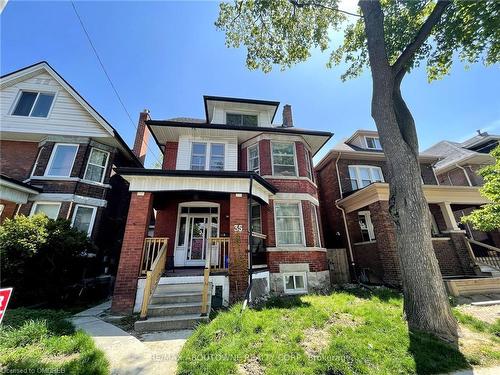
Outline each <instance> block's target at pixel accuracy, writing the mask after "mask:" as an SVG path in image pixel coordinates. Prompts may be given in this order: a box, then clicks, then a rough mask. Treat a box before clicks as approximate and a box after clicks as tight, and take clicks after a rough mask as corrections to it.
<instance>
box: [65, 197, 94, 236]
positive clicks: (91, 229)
mask: <svg viewBox="0 0 500 375" xmlns="http://www.w3.org/2000/svg"><path fill="white" fill-rule="evenodd" d="M79 207H86V208H92V217H91V218H90V224H89V229H88V231H87V236H89V237H90V236H91V234H92V231H93V230H94V222H95V217H96V214H97V207H95V206H89V205H86V204H77V205H75V208H74V209H73V217H72V218H71V226H73V225H74V223H75V218H76V213H77V211H78V208H79Z"/></svg>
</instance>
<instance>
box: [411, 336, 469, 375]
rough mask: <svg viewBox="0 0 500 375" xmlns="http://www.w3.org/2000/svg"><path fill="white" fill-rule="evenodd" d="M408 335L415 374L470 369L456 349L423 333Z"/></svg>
mask: <svg viewBox="0 0 500 375" xmlns="http://www.w3.org/2000/svg"><path fill="white" fill-rule="evenodd" d="M408 335H409V338H410V346H409V348H408V351H409V352H410V354H411V355H412V356H413V358H414V360H415V369H416V373H417V374H436V373H447V372H451V371H456V370H464V369H470V368H471V366H470V365H469V363H468V362H467V360H466V359H465V357H464V356H463V354H462V353H460V351H458V350H457V348H455V347H453V346H451V345H449V344H446V343H444V342H442V341H440V340H438V339H437V338H434V337H432V336H431V335H429V334H426V333H423V332H415V331H413V332H412V331H410V332H408Z"/></svg>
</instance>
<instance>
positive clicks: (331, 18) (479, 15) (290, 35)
mask: <svg viewBox="0 0 500 375" xmlns="http://www.w3.org/2000/svg"><path fill="white" fill-rule="evenodd" d="M441 2H442V3H443V2H445V3H448V2H447V1H441ZM381 5H382V10H383V12H384V34H385V48H386V53H387V56H388V58H389V62H390V63H391V64H394V63H395V62H396V61H397V60H398V58H399V57H400V56H401V54H402V53H403V51H405V50H406V49H407V47H408V46H409V45H411V44H412V43H413V42H414V40H415V35H416V34H417V31H418V30H419V28H420V27H421V26H422V24H423V23H424V22H425V20H426V19H427V17H428V16H429V15H430V14H431V12H432V10H433V9H434V7H435V5H436V1H432V0H431V1H428V0H411V1H401V0H383V1H382V2H381ZM338 6H339V1H338V0H316V1H314V0H250V1H241V0H238V1H235V2H234V3H221V4H220V12H219V17H218V19H217V21H216V23H215V25H216V26H217V27H218V28H219V29H220V30H222V31H224V32H225V34H226V45H227V46H228V47H235V48H237V47H240V46H241V45H244V46H245V47H246V48H247V59H246V64H247V66H248V68H250V69H262V70H263V71H264V72H268V71H270V70H271V69H272V68H273V65H275V64H278V65H280V66H281V68H282V69H285V68H289V67H291V66H292V65H294V64H296V63H299V62H302V61H306V60H307V59H308V58H309V57H310V55H311V51H312V50H313V49H319V50H321V51H327V50H328V51H329V54H330V58H329V61H328V66H333V65H337V64H341V63H345V64H346V65H347V70H346V71H345V73H344V74H343V75H342V79H348V78H353V77H357V76H359V75H360V74H361V73H362V72H363V70H364V69H365V68H367V67H368V66H369V60H368V50H367V44H366V35H365V32H364V29H365V25H364V22H363V19H362V18H361V17H360V16H359V15H352V14H346V13H344V12H342V11H341V10H339V8H338ZM499 19H500V1H496V0H482V1H452V2H450V4H449V5H448V8H447V10H446V12H445V13H444V14H443V15H442V17H441V19H440V20H439V22H438V24H437V25H436V27H434V28H433V29H432V32H431V35H430V38H427V39H426V40H425V41H424V42H423V44H422V45H421V47H420V48H418V50H416V51H415V54H414V57H413V58H411V61H410V62H409V63H408V64H407V65H406V69H407V70H410V69H411V68H414V67H417V66H419V65H420V64H421V63H422V62H424V63H425V64H426V66H427V72H428V78H429V80H433V79H438V78H441V77H443V76H444V75H446V74H448V73H449V72H450V68H451V66H452V63H453V61H454V58H455V57H457V56H458V58H459V59H460V60H461V61H463V62H465V63H467V64H472V63H476V62H478V61H480V60H481V61H482V62H483V63H484V64H486V65H489V64H493V63H495V62H497V61H499V57H500V43H499V41H500V25H499ZM335 31H340V32H343V40H342V42H341V43H340V45H338V44H337V45H334V43H332V40H335V39H336V38H335ZM455 53H456V54H455Z"/></svg>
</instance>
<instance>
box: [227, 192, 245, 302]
mask: <svg viewBox="0 0 500 375" xmlns="http://www.w3.org/2000/svg"><path fill="white" fill-rule="evenodd" d="M240 225H241V229H242V230H241V231H238V229H239V226H240ZM229 238H230V241H231V243H230V248H229V300H230V302H231V303H232V302H234V301H237V300H241V299H243V298H244V296H245V291H246V288H247V286H248V252H247V250H248V201H247V194H235V193H233V194H231V196H230V202H229Z"/></svg>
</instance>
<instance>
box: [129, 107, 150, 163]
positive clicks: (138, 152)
mask: <svg viewBox="0 0 500 375" xmlns="http://www.w3.org/2000/svg"><path fill="white" fill-rule="evenodd" d="M150 119H151V118H150V117H149V109H145V110H144V111H142V112H141V113H140V114H139V123H138V124H137V133H136V134H135V142H134V148H133V150H132V152H133V153H134V155H135V156H137V157H138V158H139V160H140V161H141V163H142V165H144V161H145V160H146V153H147V151H148V139H149V129H148V127H147V126H146V121H147V120H150Z"/></svg>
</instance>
